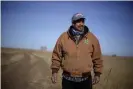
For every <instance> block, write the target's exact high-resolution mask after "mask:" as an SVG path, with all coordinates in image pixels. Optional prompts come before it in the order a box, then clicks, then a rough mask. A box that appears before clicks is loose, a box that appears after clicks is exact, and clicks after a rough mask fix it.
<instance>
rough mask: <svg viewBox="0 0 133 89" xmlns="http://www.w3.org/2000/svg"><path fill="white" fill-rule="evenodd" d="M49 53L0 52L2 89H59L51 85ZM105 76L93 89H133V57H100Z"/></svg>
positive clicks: (29, 51)
mask: <svg viewBox="0 0 133 89" xmlns="http://www.w3.org/2000/svg"><path fill="white" fill-rule="evenodd" d="M50 58H51V52H41V51H34V50H27V49H25V50H24V49H23V50H22V49H9V48H8V49H7V48H2V49H1V71H2V72H1V80H2V83H1V86H2V89H61V71H60V73H59V76H58V83H57V84H55V85H53V84H52V83H51V79H50V76H51V70H50V68H49V66H50V64H51V61H50ZM103 60H104V73H103V75H102V76H101V81H100V83H99V84H97V85H95V86H93V87H94V89H133V69H132V68H133V57H111V56H103Z"/></svg>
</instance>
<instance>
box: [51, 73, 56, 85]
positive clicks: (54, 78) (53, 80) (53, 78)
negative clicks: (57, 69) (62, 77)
mask: <svg viewBox="0 0 133 89" xmlns="http://www.w3.org/2000/svg"><path fill="white" fill-rule="evenodd" d="M51 80H52V83H53V84H55V83H56V82H57V73H53V74H52V77H51Z"/></svg>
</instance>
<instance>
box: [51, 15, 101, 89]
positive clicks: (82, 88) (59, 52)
mask: <svg viewBox="0 0 133 89" xmlns="http://www.w3.org/2000/svg"><path fill="white" fill-rule="evenodd" d="M84 22H85V17H84V16H83V15H82V14H81V13H76V14H74V15H73V17H72V25H71V26H70V27H69V29H68V30H67V31H66V32H64V33H62V34H61V36H60V37H59V38H58V40H57V42H56V45H55V47H54V50H53V54H52V64H51V69H52V78H51V79H52V82H53V83H56V82H57V73H58V70H59V69H60V67H61V68H62V70H63V73H62V89H92V84H97V83H98V82H99V81H100V75H101V74H102V69H103V64H102V63H103V61H102V59H101V56H102V54H101V48H100V44H99V41H98V39H97V38H96V36H94V34H93V33H91V32H89V29H88V27H87V26H86V25H84ZM92 69H93V70H94V73H95V75H94V78H93V79H92V76H91V71H92Z"/></svg>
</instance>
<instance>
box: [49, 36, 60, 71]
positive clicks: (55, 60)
mask: <svg viewBox="0 0 133 89" xmlns="http://www.w3.org/2000/svg"><path fill="white" fill-rule="evenodd" d="M61 39H62V35H61V36H60V37H59V38H58V40H57V42H56V44H55V47H54V49H53V53H52V58H51V61H52V63H51V69H52V73H57V72H58V70H59V69H60V66H61V59H62V42H61Z"/></svg>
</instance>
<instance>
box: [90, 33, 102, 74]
mask: <svg viewBox="0 0 133 89" xmlns="http://www.w3.org/2000/svg"><path fill="white" fill-rule="evenodd" d="M92 35H93V34H92ZM92 60H93V69H94V73H95V75H97V76H100V75H101V74H102V71H103V60H102V53H101V47H100V43H99V41H98V39H97V37H96V36H95V35H93V53H92Z"/></svg>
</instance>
